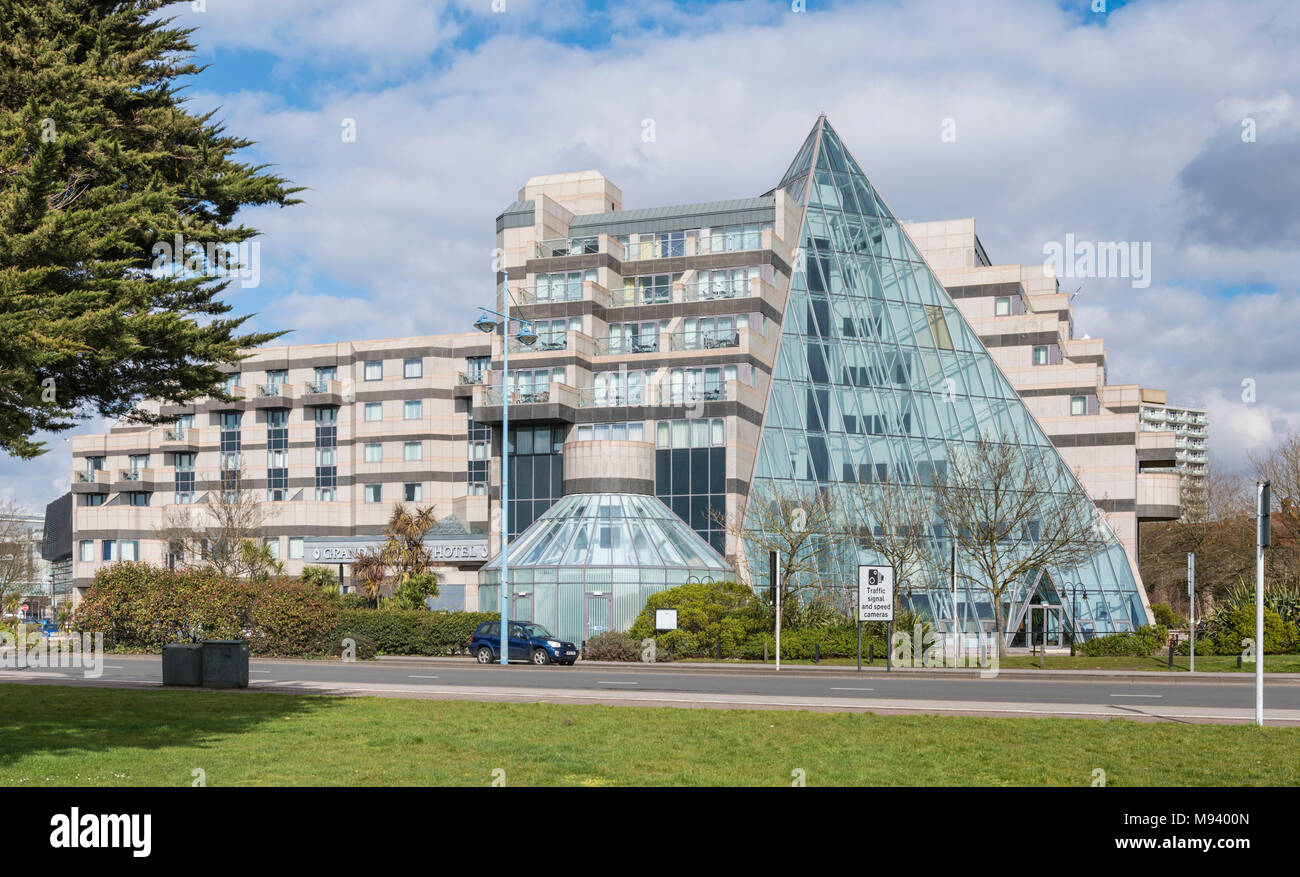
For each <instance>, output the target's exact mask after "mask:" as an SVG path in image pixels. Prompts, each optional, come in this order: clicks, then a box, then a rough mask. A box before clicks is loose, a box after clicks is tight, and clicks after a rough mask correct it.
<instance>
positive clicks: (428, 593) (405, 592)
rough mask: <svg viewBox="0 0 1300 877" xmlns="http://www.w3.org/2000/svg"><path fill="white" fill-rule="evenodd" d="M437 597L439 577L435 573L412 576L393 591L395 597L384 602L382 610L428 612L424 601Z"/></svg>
mask: <svg viewBox="0 0 1300 877" xmlns="http://www.w3.org/2000/svg"><path fill="white" fill-rule="evenodd" d="M436 596H438V577H437V576H436V575H434V574H433V573H423V574H422V575H418V576H411V577H410V578H409V579H407V580H406V581H404V582H402V583H401V584H400V585H398V586H397V587H396V588H395V589H394V590H393V596H391V597H389V598H388V599H387V600H385V601H384V602H383V604H382V608H384V609H390V610H391V609H406V610H412V611H427V610H428V608H429V607H428V604H426V603H425V602H424V601H425V600H426V599H427V598H429V597H436Z"/></svg>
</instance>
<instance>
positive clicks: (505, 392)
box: [474, 270, 537, 665]
mask: <svg viewBox="0 0 1300 877" xmlns="http://www.w3.org/2000/svg"><path fill="white" fill-rule="evenodd" d="M502 276H503V278H504V279H503V281H502V287H501V289H502V296H501V303H502V307H504V308H505V309H506V312H505V313H504V314H503V313H500V312H498V311H494V310H492V309H491V308H484V307H480V308H479V310H480V311H482V312H483V313H482V314H480V315H479V318H478V319H477V320H475V321H474V327H475V328H476V329H478V330H479V331H480V332H495V331H496V329H497V321H496V320H494V319H493V317H500V318H501V319H502V321H503V322H502V323H501V326H502V327H503V328H502V331H501V599H500V601H499V602H500V609H501V646H500V650H501V663H502V665H505V664H508V663H510V634H509V626H510V612H509V605H510V604H509V602H508V601H509V599H510V590H509V589H510V582H509V575H510V460H509V457H510V337H509V336H510V271H509V270H506V271H503V272H502ZM515 337H516V338H518V339H519V343H521V344H524V345H529V344H532V343H534V342H536V341H537V332H536V330H535V329H534V328H533V324H532V323H530V322H528V321H526V320H520V321H519V332H518V333H516V335H515Z"/></svg>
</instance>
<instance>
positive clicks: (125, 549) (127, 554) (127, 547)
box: [121, 539, 140, 560]
mask: <svg viewBox="0 0 1300 877" xmlns="http://www.w3.org/2000/svg"><path fill="white" fill-rule="evenodd" d="M121 548H122V552H121V554H122V560H139V559H140V543H139V542H137V541H136V540H134V539H124V540H122V545H121Z"/></svg>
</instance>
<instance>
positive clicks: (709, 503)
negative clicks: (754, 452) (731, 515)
mask: <svg viewBox="0 0 1300 877" xmlns="http://www.w3.org/2000/svg"><path fill="white" fill-rule="evenodd" d="M726 488H727V448H726V423H725V422H724V421H723V420H722V418H712V419H704V418H696V419H693V420H671V421H669V420H661V421H659V422H658V423H657V424H656V425H655V495H656V496H658V497H659V499H660V500H662V501H663V503H664V505H666V506H668V507H669V508H671V509H672V510H673V511H674V512H675V513H676V514H677V516H678V517H679V518H681V519H682V520H683V521H685V522H686V523H687V524H689V525H690V527H691V529H693V530H695V532H696V533H698V534H699V535H700V536H701V537H702V538H704V539H705V540H706V541H708V543H709V544H710V545H712V546H713V547H714V548H715V549H717V550H718V551H719V552H721V551H722V550H723V548H724V542H725V536H726V533H725V527H724V526H723V525H722V524H721V523H720V522H719V521H718V518H719V517H720V516H721V515H722V514H723V510H724V509H725V508H726V501H727V496H726V494H727V489H726Z"/></svg>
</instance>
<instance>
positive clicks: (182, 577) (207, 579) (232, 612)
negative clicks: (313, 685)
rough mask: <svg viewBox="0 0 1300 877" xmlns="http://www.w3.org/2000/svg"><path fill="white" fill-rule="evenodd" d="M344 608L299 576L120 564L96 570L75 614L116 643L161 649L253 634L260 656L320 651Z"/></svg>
mask: <svg viewBox="0 0 1300 877" xmlns="http://www.w3.org/2000/svg"><path fill="white" fill-rule="evenodd" d="M337 626H338V608H337V606H336V605H335V604H334V602H333V601H332V600H330V599H329V597H327V596H326V595H325V594H323V593H321V591H320V590H319V589H317V588H315V587H313V586H311V585H306V584H303V583H302V582H298V581H294V580H292V579H272V580H269V581H265V582H249V581H244V580H242V579H224V578H222V577H220V576H218V575H216V574H215V573H213V572H211V571H207V570H169V569H165V568H163V567H157V566H153V565H151V564H148V563H139V562H126V563H115V564H113V565H111V566H108V567H104V568H102V569H100V570H99V572H98V573H96V574H95V580H94V582H93V583H92V584H91V586H90V588H89V589H87V591H86V597H85V599H84V600H82V602H81V604H80V605H79V606H78V607H77V610H76V612H75V613H74V615H73V617H72V627H73V629H74V630H76V631H79V632H83V633H102V634H103V635H104V645H105V647H106V648H112V649H131V650H142V651H159V650H161V649H162V647H163V646H164V645H167V644H168V643H175V642H197V641H199V640H203V639H247V640H248V642H249V650H250V651H251V652H253V653H255V654H260V655H281V656H287V655H314V654H323V653H325V652H327V651H328V649H329V635H330V633H331V632H332V631H333V630H334V629H335V628H336V627H337Z"/></svg>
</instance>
